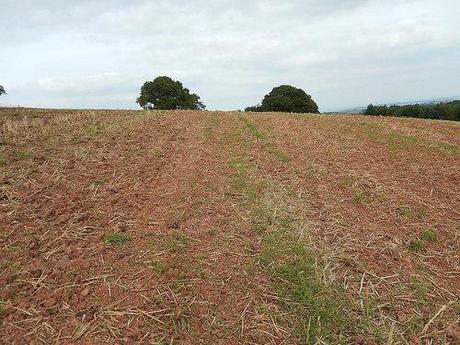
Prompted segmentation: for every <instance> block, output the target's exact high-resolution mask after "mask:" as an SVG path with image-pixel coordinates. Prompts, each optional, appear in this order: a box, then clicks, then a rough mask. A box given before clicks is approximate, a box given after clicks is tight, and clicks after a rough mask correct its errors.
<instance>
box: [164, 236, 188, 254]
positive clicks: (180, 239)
mask: <svg viewBox="0 0 460 345" xmlns="http://www.w3.org/2000/svg"><path fill="white" fill-rule="evenodd" d="M190 244H191V239H190V237H188V236H186V235H184V234H182V233H179V232H174V233H173V234H172V235H171V236H170V238H169V239H168V240H167V242H166V246H167V248H168V249H169V250H170V251H171V252H172V253H180V252H183V251H184V250H186V249H187V248H188V247H189V246H190Z"/></svg>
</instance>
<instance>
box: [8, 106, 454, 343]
mask: <svg viewBox="0 0 460 345" xmlns="http://www.w3.org/2000/svg"><path fill="white" fill-rule="evenodd" d="M459 147H460V124H459V123H455V122H447V121H430V120H420V119H404V118H383V117H362V116H345V115H344V116H325V115H290V114H271V113H267V114H261V113H257V114H256V113H242V112H191V111H175V112H173V111H171V112H169V111H168V112H165V111H78V110H72V111H70V110H67V111H61V110H32V109H2V110H0V343H2V344H42V343H43V344H102V343H104V344H458V343H459V342H460V328H459V318H460V300H459V295H460V213H459V210H460V208H459V206H460V200H459V199H460V191H459V186H460V183H459V182H460V172H459V166H460V149H459Z"/></svg>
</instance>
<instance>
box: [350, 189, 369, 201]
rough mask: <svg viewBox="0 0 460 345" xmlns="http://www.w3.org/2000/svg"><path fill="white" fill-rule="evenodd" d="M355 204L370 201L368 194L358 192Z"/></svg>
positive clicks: (355, 196)
mask: <svg viewBox="0 0 460 345" xmlns="http://www.w3.org/2000/svg"><path fill="white" fill-rule="evenodd" d="M352 199H353V202H354V203H356V204H364V203H366V202H367V201H368V200H369V195H368V193H366V192H363V191H357V192H356V193H355V194H354V195H353V198H352Z"/></svg>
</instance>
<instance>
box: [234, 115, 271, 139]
mask: <svg viewBox="0 0 460 345" xmlns="http://www.w3.org/2000/svg"><path fill="white" fill-rule="evenodd" d="M239 118H240V120H241V121H243V122H244V124H245V125H246V127H247V128H248V129H249V132H250V133H251V135H252V136H254V137H255V138H256V139H260V140H261V139H265V135H264V134H263V133H262V132H261V131H260V130H259V128H258V127H257V126H256V125H255V124H254V123H252V122H251V121H249V120H248V119H247V118H245V117H242V116H240V117H239Z"/></svg>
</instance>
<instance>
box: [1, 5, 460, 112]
mask: <svg viewBox="0 0 460 345" xmlns="http://www.w3.org/2000/svg"><path fill="white" fill-rule="evenodd" d="M4 2H5V3H6V4H2V10H1V12H0V30H2V32H7V34H6V35H2V36H1V37H0V47H1V50H0V66H1V67H0V84H1V83H3V84H6V85H5V86H7V87H8V90H10V92H9V94H8V96H3V97H2V98H1V99H0V102H4V101H5V102H9V103H24V104H26V105H40V106H57V107H59V106H78V107H82V106H85V105H88V106H95V107H98V106H103V107H107V106H112V107H135V106H136V105H135V103H134V101H135V98H136V96H137V93H138V91H139V87H140V85H141V84H142V82H143V81H145V80H147V79H152V78H153V77H155V76H156V75H164V74H166V75H171V76H173V77H175V78H178V79H181V80H182V81H183V82H184V83H185V84H186V85H187V86H188V87H189V88H190V89H192V90H193V91H194V92H197V93H199V94H200V96H201V97H202V98H203V99H204V101H205V102H206V103H207V104H208V106H209V107H210V108H212V109H215V108H220V109H232V108H242V107H244V106H245V105H250V104H253V103H257V102H258V101H259V100H260V98H261V97H262V96H263V94H264V93H265V92H266V91H268V90H269V89H270V88H271V87H273V86H275V85H276V84H279V83H293V84H295V85H297V86H299V87H303V88H305V89H306V90H307V92H310V93H311V94H312V95H313V96H314V97H315V98H317V99H318V100H319V103H320V105H321V106H322V109H323V110H327V109H333V108H338V107H341V106H348V105H350V104H364V103H367V102H370V101H379V100H384V101H386V100H388V99H389V100H391V99H390V98H396V99H393V100H394V101H398V100H400V99H405V98H408V97H411V98H417V97H419V96H424V95H426V94H431V95H432V96H450V95H452V93H453V94H455V93H458V91H457V90H458V86H460V85H458V83H457V84H455V83H456V81H455V80H454V77H453V76H452V73H451V74H449V73H448V71H447V69H454V70H455V69H456V70H460V62H458V59H457V58H458V52H459V49H458V47H459V43H460V30H458V22H457V18H458V14H459V12H460V11H459V10H460V5H459V4H458V2H457V1H455V0H441V1H439V2H434V1H428V0H405V1H396V0H394V1H382V0H309V1H305V0H304V1H301V0H293V1H279V0H276V1H275V0H265V1H262V0H260V1H247V0H245V1H242V0H236V1H223V0H217V1H212V2H210V1H204V0H197V1H180V0H173V1H163V0H161V1H129V2H126V1H118V0H117V1H108V0H107V1H89V0H83V1H51V0H46V1H11V0H6V1H4ZM410 74H413V75H415V76H417V75H418V76H420V78H419V80H420V82H423V83H427V82H428V81H429V80H430V79H433V80H439V78H440V76H442V78H443V79H442V80H443V81H444V82H443V83H441V85H436V86H434V85H430V86H427V87H426V89H423V90H422V89H421V88H420V87H416V86H414V85H415V84H414V83H415V82H414V80H413V78H412V79H411V78H409V77H407V76H409V75H410ZM398 76H405V78H404V79H403V84H402V85H400V82H399V78H398ZM404 83H406V84H404ZM31 85H34V88H33V91H30V89H29V90H28V89H27V88H30V86H31ZM452 85H457V90H454V89H453V88H452ZM98 99H99V100H100V101H99V102H98Z"/></svg>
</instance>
